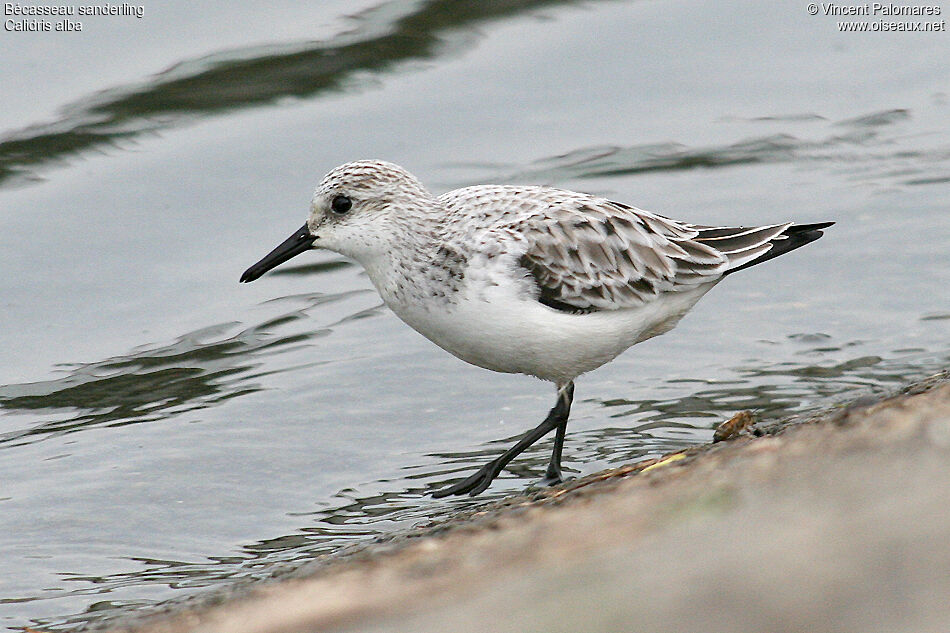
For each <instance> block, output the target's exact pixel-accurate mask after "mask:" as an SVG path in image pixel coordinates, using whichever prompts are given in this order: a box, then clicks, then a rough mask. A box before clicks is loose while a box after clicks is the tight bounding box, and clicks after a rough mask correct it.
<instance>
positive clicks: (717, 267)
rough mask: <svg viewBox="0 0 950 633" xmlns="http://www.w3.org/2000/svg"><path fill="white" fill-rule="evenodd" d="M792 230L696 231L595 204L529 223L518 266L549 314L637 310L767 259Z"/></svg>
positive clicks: (653, 216) (635, 211) (564, 208)
mask: <svg viewBox="0 0 950 633" xmlns="http://www.w3.org/2000/svg"><path fill="white" fill-rule="evenodd" d="M789 226H790V223H784V224H774V225H770V226H760V227H731V228H730V227H711V226H700V225H693V224H686V223H682V222H677V221H675V220H671V219H669V218H665V217H663V216H659V215H656V214H653V213H650V212H648V211H643V210H641V209H636V208H633V207H629V206H627V205H624V204H620V203H617V202H610V201H608V200H605V199H599V198H593V199H591V200H590V201H588V202H584V203H581V204H577V203H574V204H569V205H559V207H558V208H556V209H551V208H548V209H546V210H545V212H544V213H541V214H537V215H534V216H532V217H531V218H530V219H529V221H528V222H526V223H525V225H523V226H522V227H521V228H522V231H523V234H524V237H525V238H526V241H527V243H528V247H527V249H526V250H525V252H524V254H523V255H522V256H521V258H520V260H519V263H520V264H521V266H522V267H524V268H525V269H526V270H527V271H528V273H529V274H530V275H531V276H532V277H533V278H534V281H535V283H536V285H537V287H538V291H539V296H538V300H539V301H540V302H541V303H544V304H545V305H548V306H550V307H552V308H555V309H558V310H562V311H566V312H574V313H587V312H593V311H597V310H617V309H623V308H634V307H638V306H641V305H644V304H646V303H648V302H650V301H652V300H653V299H655V298H656V297H657V296H658V295H659V294H660V293H664V292H676V291H679V290H685V289H688V288H695V287H696V286H699V285H702V284H706V283H712V282H715V281H717V280H719V279H720V278H721V277H722V276H723V275H724V274H725V273H727V272H728V271H729V270H731V269H733V268H737V267H739V266H742V265H743V264H746V263H749V262H751V261H753V260H755V259H756V258H758V257H760V256H762V255H763V254H765V253H766V252H767V251H768V250H769V249H770V248H771V247H772V240H773V239H776V238H777V237H780V236H781V234H782V232H783V231H784V230H785V229H787V228H788V227H789Z"/></svg>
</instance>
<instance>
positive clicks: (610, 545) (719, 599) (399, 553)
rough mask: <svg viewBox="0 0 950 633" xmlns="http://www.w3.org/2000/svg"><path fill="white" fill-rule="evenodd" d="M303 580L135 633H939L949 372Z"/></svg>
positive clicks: (495, 510)
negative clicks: (897, 391) (648, 632)
mask: <svg viewBox="0 0 950 633" xmlns="http://www.w3.org/2000/svg"><path fill="white" fill-rule="evenodd" d="M303 573H306V574H307V576H306V577H295V578H290V579H285V580H283V581H281V582H271V583H265V584H261V585H259V586H257V587H254V588H253V589H251V590H247V589H243V590H240V591H231V592H230V594H225V593H219V594H216V596H217V597H216V598H215V601H216V603H212V602H210V601H209V600H208V599H207V598H203V599H200V600H194V601H190V602H187V603H185V604H184V605H178V606H177V607H175V609H176V611H175V612H173V613H166V614H163V615H159V616H154V617H152V618H149V619H147V620H138V621H135V622H127V623H125V628H122V629H121V630H123V631H130V632H132V631H134V632H135V633H179V632H184V631H195V632H201V633H213V632H222V633H225V632H226V633H252V632H253V633H278V632H281V633H283V632H287V633H290V632H293V633H301V632H303V631H379V632H387V631H393V632H395V631H419V632H426V631H433V632H435V631H447V630H451V631H457V632H466V631H472V632H475V631H478V632H482V631H486V630H490V631H497V632H505V631H511V632H515V631H519V632H520V631H585V632H600V631H603V632H608V631H611V632H616V631H634V630H693V631H698V630H702V631H730V632H744V631H749V632H753V631H755V632H757V633H758V632H761V631H844V630H849V631H852V630H853V631H887V632H888V633H891V632H893V631H915V632H926V631H940V632H942V633H943V632H946V631H947V630H950V600H948V598H947V597H948V596H950V374H948V373H947V372H944V373H943V374H940V375H938V376H934V377H932V378H931V379H928V380H926V381H924V382H922V383H918V384H916V385H914V386H911V387H909V388H907V389H905V390H904V392H902V393H900V394H897V395H895V396H893V397H890V398H887V399H884V400H880V401H875V402H869V401H862V402H856V403H854V404H853V405H851V406H849V407H843V408H839V409H836V410H833V411H829V412H827V413H825V414H823V415H820V416H814V417H812V418H809V419H804V420H791V421H786V423H784V424H773V425H770V426H767V427H763V426H756V425H754V424H753V425H752V426H751V427H749V428H746V429H745V430H743V431H742V432H741V433H740V434H739V435H738V436H737V437H734V438H733V439H731V440H729V441H725V442H720V443H716V444H710V445H707V446H702V447H697V448H695V449H690V450H689V451H685V452H683V453H678V454H675V455H673V456H667V458H664V459H663V460H659V461H658V462H656V463H652V464H651V463H648V464H639V465H637V466H635V467H627V468H621V469H617V470H613V471H606V472H604V473H601V474H598V475H595V476H591V477H587V478H585V479H582V480H578V481H575V482H571V483H569V484H568V485H566V486H564V487H561V488H555V489H550V490H547V491H544V492H543V493H538V494H535V495H532V496H526V497H515V498H511V499H508V500H506V501H505V502H503V503H499V504H494V505H492V506H489V507H487V508H482V509H480V510H478V511H476V512H471V513H467V514H465V515H460V516H458V517H456V518H455V519H453V520H452V521H450V522H447V523H444V524H441V525H434V526H429V527H427V528H424V529H418V530H415V531H413V532H412V533H411V534H406V535H402V536H400V537H397V538H395V539H393V540H392V541H390V542H387V543H381V544H376V545H372V546H369V547H366V548H363V549H362V550H360V551H358V552H356V553H353V554H351V555H349V556H345V557H338V558H336V559H334V560H331V561H323V562H318V563H315V564H313V565H311V566H309V567H308V568H306V569H305V570H302V572H301V574H298V575H302V574H303ZM114 630H120V629H114Z"/></svg>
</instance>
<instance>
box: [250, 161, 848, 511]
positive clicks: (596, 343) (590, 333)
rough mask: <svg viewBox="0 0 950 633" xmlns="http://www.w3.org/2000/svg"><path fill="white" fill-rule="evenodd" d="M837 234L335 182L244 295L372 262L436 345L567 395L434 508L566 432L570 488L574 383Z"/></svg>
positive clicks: (554, 195) (368, 168)
mask: <svg viewBox="0 0 950 633" xmlns="http://www.w3.org/2000/svg"><path fill="white" fill-rule="evenodd" d="M832 224H833V222H821V223H818V224H797V225H796V224H793V223H791V222H780V223H778V224H769V225H765V226H739V227H722V226H704V225H699V224H689V223H686V222H680V221H677V220H672V219H670V218H667V217H663V216H661V215H658V214H656V213H651V212H649V211H644V210H642V209H637V208H635V207H631V206H628V205H626V204H621V203H619V202H613V201H611V200H608V199H606V198H602V197H599V196H593V195H588V194H585V193H577V192H574V191H567V190H563V189H555V188H552V187H540V186H507V185H505V186H503V185H479V186H474V187H465V188H463V189H457V190H455V191H450V192H448V193H444V194H442V195H441V196H434V195H432V194H431V193H429V192H428V191H427V190H426V188H425V187H424V186H423V185H422V184H421V183H420V182H419V180H417V179H416V178H415V177H414V176H413V175H412V174H410V173H409V172H408V171H406V170H405V169H403V168H402V167H399V166H398V165H394V164H392V163H388V162H384V161H378V160H361V161H356V162H352V163H346V164H344V165H341V166H339V167H337V168H336V169H334V170H332V171H331V172H330V173H329V174H327V175H326V177H325V178H324V179H323V181H322V182H321V183H320V185H319V186H318V187H317V189H316V191H315V192H314V194H313V199H312V200H311V202H310V214H309V217H308V219H307V222H306V224H304V225H303V226H302V227H301V228H299V229H298V230H296V231H295V232H294V233H293V235H291V236H290V237H289V238H287V239H286V240H285V241H284V242H283V243H281V244H280V245H279V246H277V248H275V249H274V250H273V251H271V252H270V253H269V254H267V255H266V256H265V257H264V258H263V259H261V260H260V261H259V262H257V263H256V264H254V265H253V266H251V267H250V268H248V269H247V270H246V271H245V272H244V274H243V275H242V276H241V282H250V281H254V280H255V279H257V278H258V277H260V276H261V275H263V274H264V273H265V272H267V271H268V270H270V269H272V268H274V267H275V266H278V265H279V264H281V263H283V262H285V261H287V260H289V259H290V258H292V257H295V256H297V255H299V254H301V253H304V252H306V251H308V250H311V249H328V250H331V251H335V252H337V253H340V254H341V255H344V256H346V257H349V258H352V259H354V260H356V261H357V262H359V263H360V264H361V265H362V266H363V268H364V269H365V270H366V272H367V274H368V275H369V278H370V280H371V281H372V283H373V285H374V286H375V287H376V290H377V291H378V292H379V294H380V296H381V297H382V299H383V301H384V302H385V304H386V305H387V306H389V308H390V309H391V310H392V311H393V312H394V313H395V314H396V316H398V317H399V318H400V319H402V320H403V321H404V322H405V323H406V324H408V325H409V326H410V327H412V328H413V329H415V330H416V331H417V332H419V333H420V334H422V335H423V336H425V337H426V338H428V339H429V340H430V341H432V342H433V343H435V344H436V345H438V346H439V347H441V348H442V349H444V350H446V351H447V352H449V353H451V354H453V355H455V356H457V357H458V358H460V359H462V360H464V361H466V362H469V363H471V364H473V365H477V366H479V367H484V368H486V369H491V370H494V371H498V372H507V373H520V374H528V375H530V376H536V377H538V378H540V379H542V380H547V381H550V382H552V383H554V385H555V387H556V389H557V400H556V403H555V405H554V407H553V408H552V409H551V411H550V412H549V413H548V415H547V417H546V418H545V419H544V421H542V422H541V424H539V425H538V426H537V427H535V428H534V429H532V430H530V431H528V432H527V433H525V434H524V436H523V437H522V438H521V439H520V440H519V441H518V442H517V443H516V444H515V445H514V446H512V447H511V448H509V449H508V450H507V451H505V452H504V453H503V454H501V455H500V456H498V457H497V458H495V459H493V460H491V461H490V462H488V463H487V464H485V465H484V466H483V467H482V468H481V469H479V470H478V471H477V472H476V473H474V474H473V475H471V476H469V477H467V478H465V479H463V480H462V481H459V482H458V483H455V484H454V485H451V486H448V487H446V488H443V489H440V490H437V491H436V492H434V493H433V496H435V497H445V496H448V495H462V494H466V493H467V494H470V495H473V496H474V495H477V494H479V493H480V492H482V491H484V490H485V489H486V488H488V486H489V484H491V482H492V480H493V479H495V477H497V476H498V474H499V473H500V472H501V471H502V469H503V468H504V467H505V466H506V465H507V464H508V463H509V462H510V461H511V460H512V459H514V458H515V457H516V456H517V455H518V454H520V453H521V452H522V451H524V450H525V449H527V448H528V447H529V446H531V445H532V444H534V443H535V442H537V441H538V440H540V439H541V438H542V437H544V436H545V435H547V434H548V433H550V432H551V431H556V434H555V438H554V450H553V451H552V454H551V460H550V462H549V463H548V466H547V470H546V472H545V477H544V480H543V481H544V483H547V484H554V483H558V482H560V481H562V480H563V478H562V474H561V451H562V448H563V446H564V434H565V431H566V428H567V419H568V416H569V414H570V410H571V402H572V401H573V397H574V379H575V378H577V377H578V376H580V375H581V374H584V373H586V372H589V371H591V370H593V369H596V368H598V367H600V366H601V365H603V364H604V363H607V362H608V361H610V360H612V359H613V358H615V357H616V356H617V355H618V354H620V353H621V352H623V351H624V350H626V349H627V348H629V347H630V346H632V345H634V344H636V343H639V342H641V341H644V340H646V339H648V338H651V337H654V336H657V335H659V334H663V333H664V332H667V331H669V330H670V329H672V328H673V327H674V326H675V325H676V323H677V322H678V321H679V320H680V319H681V318H682V317H683V315H684V314H686V312H687V311H689V309H690V308H692V307H693V305H694V304H695V303H696V302H697V301H698V300H699V298H700V297H702V296H703V295H704V294H706V292H708V291H709V290H710V289H711V288H712V287H713V286H715V285H716V284H717V283H718V282H719V281H720V280H721V279H722V278H723V277H725V276H727V275H730V274H731V273H734V272H736V271H738V270H742V269H744V268H748V267H749V266H754V265H756V264H760V263H762V262H764V261H767V260H770V259H772V258H774V257H778V256H779V255H783V254H785V253H788V252H789V251H792V250H795V249H796V248H799V247H800V246H804V245H805V244H808V243H809V242H812V241H814V240H817V239H818V238H819V237H821V236H822V231H821V230H822V229H824V228H826V227H828V226H831V225H832Z"/></svg>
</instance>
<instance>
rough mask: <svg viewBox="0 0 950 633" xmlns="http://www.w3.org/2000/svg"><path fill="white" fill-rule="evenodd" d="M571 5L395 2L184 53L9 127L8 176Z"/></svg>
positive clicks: (521, 0) (5, 144)
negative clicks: (341, 25) (296, 34)
mask: <svg viewBox="0 0 950 633" xmlns="http://www.w3.org/2000/svg"><path fill="white" fill-rule="evenodd" d="M563 4H571V2H569V1H568V0H506V1H504V2H458V0H432V1H430V2H411V3H397V2H389V3H384V4H383V5H380V6H379V7H377V8H376V9H373V10H369V11H366V12H364V13H361V14H358V15H356V16H353V24H354V28H353V29H351V30H350V31H348V32H345V33H342V34H340V35H338V36H336V37H334V38H331V39H330V40H327V41H315V42H293V43H286V44H280V45H270V46H263V47H250V48H246V49H237V50H231V51H226V52H221V53H215V54H213V55H208V56H206V57H201V58H198V59H191V60H186V61H183V62H181V63H179V64H176V65H175V66H174V67H172V68H170V69H169V70H167V71H165V72H163V73H161V74H159V75H156V76H154V77H152V78H150V79H149V80H148V81H145V82H143V83H140V84H135V85H130V86H122V87H117V88H112V89H109V90H104V91H101V92H98V93H96V94H94V95H92V96H90V97H88V98H87V99H85V100H83V101H79V102H77V103H74V104H72V105H71V106H69V107H68V108H66V109H65V110H64V112H63V116H62V117H61V119H60V120H58V121H55V122H53V123H48V124H42V125H32V126H30V127H27V128H23V129H20V130H15V131H13V132H11V133H9V134H7V135H6V137H5V138H3V139H0V185H2V184H3V183H5V182H7V181H10V180H13V181H17V182H26V181H29V180H34V179H36V178H37V176H36V174H35V173H34V170H36V169H37V168H39V167H42V166H44V165H47V164H50V163H53V162H54V161H61V160H63V159H64V158H66V157H68V156H71V155H74V154H76V153H78V152H81V151H85V150H89V149H92V148H95V147H98V146H101V145H110V146H116V143H117V142H119V141H122V140H126V139H134V138H136V137H138V136H140V135H142V134H145V133H154V132H156V131H159V130H162V129H167V128H170V127H174V126H177V125H181V124H184V123H187V122H189V121H192V120H194V119H195V118H197V117H206V116H209V115H215V114H220V113H222V112H226V111H238V110H244V109H247V108H253V107H258V106H261V105H267V104H272V103H274V102H277V101H279V100H280V99H284V98H287V97H294V98H304V97H307V98H310V97H313V96H315V95H318V94H320V93H324V92H330V91H334V90H340V89H342V88H343V87H344V85H346V83H347V82H348V81H351V80H352V78H354V77H357V76H362V75H365V74H366V73H382V72H387V71H390V70H391V69H393V67H394V66H395V65H396V64H398V63H402V62H406V61H412V60H422V59H432V58H437V57H440V56H444V55H446V54H447V53H449V52H450V51H451V50H452V48H453V47H452V44H453V43H456V42H464V41H465V40H464V39H463V38H461V37H459V36H458V33H461V32H462V31H463V30H464V31H465V32H467V33H473V32H474V29H475V28H476V27H477V26H478V25H479V24H480V23H482V22H485V21H489V20H498V19H503V18H510V17H512V16H515V15H517V14H519V13H525V12H531V11H537V10H539V9H542V8H545V7H551V6H558V5H563Z"/></svg>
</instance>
